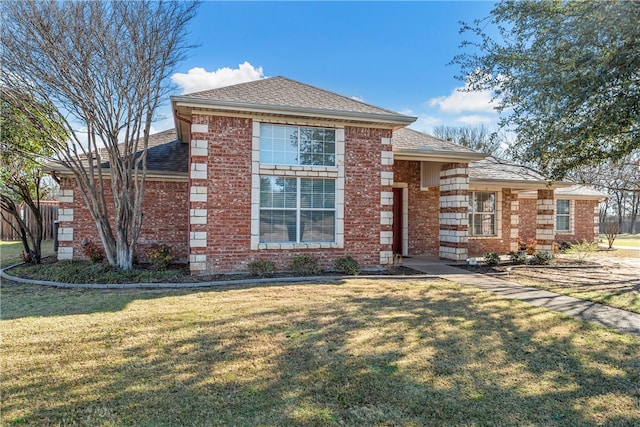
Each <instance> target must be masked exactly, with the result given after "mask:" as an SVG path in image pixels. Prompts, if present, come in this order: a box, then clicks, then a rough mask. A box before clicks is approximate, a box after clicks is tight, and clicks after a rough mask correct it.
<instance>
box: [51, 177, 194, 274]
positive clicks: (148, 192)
mask: <svg viewBox="0 0 640 427" xmlns="http://www.w3.org/2000/svg"><path fill="white" fill-rule="evenodd" d="M106 185H107V188H108V190H107V191H106V193H105V197H106V199H107V203H108V204H110V205H112V203H113V197H112V195H111V192H110V190H109V188H110V187H109V182H108V181H107V183H106ZM60 189H63V190H67V189H68V190H73V202H72V203H64V202H61V203H60V208H61V209H73V222H61V223H60V224H59V226H60V227H69V228H73V241H72V242H59V246H60V247H69V246H72V247H73V248H74V251H73V254H74V259H86V257H85V256H84V254H83V253H82V241H83V240H84V239H91V240H92V241H94V242H95V243H98V244H99V245H100V246H102V243H101V241H100V237H99V234H98V231H97V228H96V223H95V221H94V220H93V218H92V217H91V214H90V213H89V210H88V208H87V206H86V204H85V201H84V199H83V198H82V194H81V193H80V190H79V189H78V187H77V185H76V182H75V180H74V179H71V178H63V179H62V180H61V181H60ZM187 196H188V190H187V182H186V181H183V182H175V181H150V180H148V181H147V182H146V189H145V195H144V200H143V203H142V208H143V215H144V219H143V224H142V230H141V231H140V238H139V240H138V245H137V248H136V254H137V256H138V259H139V260H140V261H145V260H146V250H147V249H148V248H149V247H150V245H151V244H153V243H165V244H168V245H171V247H172V251H173V255H174V258H175V259H176V261H180V262H185V261H187V260H188V248H187V246H188V240H189V238H188V224H189V210H188V204H187ZM112 224H113V219H112ZM114 232H115V228H114Z"/></svg>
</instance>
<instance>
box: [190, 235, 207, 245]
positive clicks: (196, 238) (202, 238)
mask: <svg viewBox="0 0 640 427" xmlns="http://www.w3.org/2000/svg"><path fill="white" fill-rule="evenodd" d="M189 247H191V248H206V247H207V232H206V231H191V232H190V233H189Z"/></svg>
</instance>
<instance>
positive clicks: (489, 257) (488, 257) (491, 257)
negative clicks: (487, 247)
mask: <svg viewBox="0 0 640 427" xmlns="http://www.w3.org/2000/svg"><path fill="white" fill-rule="evenodd" d="M484 262H485V263H486V264H487V265H490V266H494V265H498V264H499V263H500V255H498V254H497V253H495V252H487V253H486V254H485V255H484Z"/></svg>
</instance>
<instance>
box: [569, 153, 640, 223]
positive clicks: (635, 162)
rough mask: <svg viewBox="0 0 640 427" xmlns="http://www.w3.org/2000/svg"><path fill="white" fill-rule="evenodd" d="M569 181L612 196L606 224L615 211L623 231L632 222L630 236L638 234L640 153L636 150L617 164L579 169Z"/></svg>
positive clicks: (605, 210)
mask: <svg viewBox="0 0 640 427" xmlns="http://www.w3.org/2000/svg"><path fill="white" fill-rule="evenodd" d="M568 177H569V178H571V179H572V180H574V181H576V182H580V183H584V184H588V185H592V186H594V187H596V188H598V189H599V190H601V191H604V192H606V193H609V194H610V195H611V197H610V198H609V203H608V205H607V206H606V207H605V209H604V212H603V214H604V217H602V218H601V219H602V221H604V220H605V219H606V214H607V213H608V212H607V211H608V210H609V208H611V209H612V210H613V214H616V215H617V217H618V227H619V231H620V232H623V231H624V229H625V227H624V225H625V220H628V221H629V225H628V232H629V233H634V231H635V224H636V222H637V219H638V215H639V214H640V151H638V150H636V151H634V152H632V153H631V154H629V155H627V156H625V157H623V158H622V159H620V160H618V161H616V162H613V161H604V162H602V163H600V164H598V165H597V166H587V167H582V168H579V169H577V170H574V171H572V172H571V173H569V174H568Z"/></svg>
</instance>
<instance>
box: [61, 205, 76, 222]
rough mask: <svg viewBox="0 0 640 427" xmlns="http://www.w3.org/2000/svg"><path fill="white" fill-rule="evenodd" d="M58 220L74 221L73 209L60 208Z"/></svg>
mask: <svg viewBox="0 0 640 427" xmlns="http://www.w3.org/2000/svg"><path fill="white" fill-rule="evenodd" d="M58 221H60V222H63V221H64V222H71V221H73V209H70V208H68V209H60V210H59V211H58Z"/></svg>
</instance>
